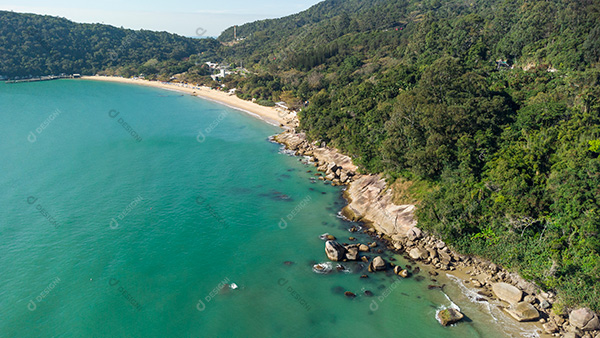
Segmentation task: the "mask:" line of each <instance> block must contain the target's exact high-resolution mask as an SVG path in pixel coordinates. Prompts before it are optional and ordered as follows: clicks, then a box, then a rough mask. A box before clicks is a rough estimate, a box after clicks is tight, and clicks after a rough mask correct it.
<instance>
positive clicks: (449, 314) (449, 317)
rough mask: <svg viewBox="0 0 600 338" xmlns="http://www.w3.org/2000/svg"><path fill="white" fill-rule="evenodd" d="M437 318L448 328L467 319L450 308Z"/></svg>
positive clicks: (442, 311)
mask: <svg viewBox="0 0 600 338" xmlns="http://www.w3.org/2000/svg"><path fill="white" fill-rule="evenodd" d="M436 317H437V320H438V321H439V322H440V324H442V325H443V326H448V325H451V324H454V323H456V322H458V321H460V320H461V319H463V318H464V317H465V315H463V314H462V313H461V312H460V311H458V310H456V309H453V308H449V309H444V310H441V311H440V312H438V314H437V316H436Z"/></svg>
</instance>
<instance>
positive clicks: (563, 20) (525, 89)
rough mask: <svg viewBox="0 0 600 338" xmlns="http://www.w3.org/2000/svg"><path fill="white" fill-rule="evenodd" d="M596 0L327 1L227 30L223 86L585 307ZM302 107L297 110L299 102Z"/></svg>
mask: <svg viewBox="0 0 600 338" xmlns="http://www.w3.org/2000/svg"><path fill="white" fill-rule="evenodd" d="M598 23H600V2H598V1H595V0H576V1H571V0H568V1H567V0H558V1H540V0H534V1H531V0H528V1H524V0H482V1H463V0H444V1H439V0H402V1H397V0H382V1H353V0H349V1H333V0H328V1H324V2H322V3H319V4H318V5H316V6H314V7H313V8H311V9H309V10H307V11H304V12H301V13H298V14H296V15H292V16H289V17H285V18H281V19H276V20H265V21H260V22H256V23H251V24H246V25H241V26H239V27H238V28H237V32H238V38H241V39H240V40H237V41H232V39H233V36H232V35H233V32H232V29H228V30H227V31H225V32H224V33H223V34H222V35H221V36H220V37H219V39H220V40H221V41H223V42H226V43H228V45H229V46H230V47H228V48H223V49H222V50H221V52H220V56H221V57H223V58H224V59H225V60H229V61H230V62H234V63H239V62H240V61H241V62H243V64H244V66H245V67H246V68H248V69H249V70H250V71H251V72H252V75H249V76H245V77H241V76H240V77H237V76H230V77H227V78H225V80H224V83H225V85H226V86H227V87H228V88H237V91H236V93H237V95H238V96H240V97H242V98H244V99H251V98H256V99H258V100H259V102H262V103H264V104H267V103H270V104H272V102H271V101H280V100H283V101H285V102H287V103H288V105H290V106H291V107H294V108H297V109H300V108H302V111H301V112H300V114H299V116H300V128H301V129H303V130H304V131H306V132H307V135H308V137H309V138H310V139H312V140H319V141H321V142H326V143H327V144H328V145H330V146H333V147H336V148H338V149H340V150H342V151H343V152H345V153H346V154H348V155H350V156H352V158H353V160H354V161H355V163H356V164H358V165H359V166H360V167H361V168H362V169H363V170H365V171H368V172H371V173H383V174H384V175H385V177H386V178H387V179H388V182H389V183H390V184H391V185H392V186H393V187H397V188H399V189H396V193H397V203H414V202H416V203H418V211H417V217H418V221H419V225H420V226H421V227H423V228H425V229H427V230H429V231H430V232H432V233H433V234H436V235H437V236H439V237H441V238H443V239H444V240H445V241H447V242H448V243H449V244H450V245H452V246H453V247H454V248H455V249H457V250H458V251H460V252H462V253H465V254H475V255H479V256H483V257H486V258H489V259H491V260H493V261H494V262H496V263H499V264H502V265H503V266H505V267H507V268H509V269H512V270H515V271H519V272H520V273H521V274H522V275H523V276H524V277H525V278H528V279H530V280H533V281H535V282H536V283H538V284H539V285H540V286H542V287H543V288H544V289H546V290H555V291H558V294H559V297H560V302H558V303H556V304H555V308H554V309H555V311H556V312H557V313H561V312H562V311H564V310H565V309H567V308H568V307H569V306H574V305H587V306H589V307H591V308H593V309H595V310H596V311H600V298H598V296H597V295H598V294H600V238H599V236H600V211H599V210H600V190H598V188H597V187H598V186H600V175H599V174H598V173H600V160H599V155H600V69H599V68H600V64H599V62H600V25H599V24H598ZM306 102H308V103H309V104H308V106H307V107H305V106H304V103H306Z"/></svg>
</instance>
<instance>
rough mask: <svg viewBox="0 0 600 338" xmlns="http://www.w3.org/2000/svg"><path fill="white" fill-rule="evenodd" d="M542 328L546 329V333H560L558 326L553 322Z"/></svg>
mask: <svg viewBox="0 0 600 338" xmlns="http://www.w3.org/2000/svg"><path fill="white" fill-rule="evenodd" d="M542 327H543V328H544V331H546V333H556V332H558V326H557V325H556V324H555V323H554V322H553V321H549V322H547V323H546V324H544V325H542Z"/></svg>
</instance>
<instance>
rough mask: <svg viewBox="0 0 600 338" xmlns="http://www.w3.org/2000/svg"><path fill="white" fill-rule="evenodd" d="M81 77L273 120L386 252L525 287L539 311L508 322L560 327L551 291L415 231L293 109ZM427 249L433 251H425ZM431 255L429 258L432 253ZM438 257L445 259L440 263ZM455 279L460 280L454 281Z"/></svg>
mask: <svg viewBox="0 0 600 338" xmlns="http://www.w3.org/2000/svg"><path fill="white" fill-rule="evenodd" d="M82 79H84V80H98V81H108V82H116V83H128V84H137V85H144V86H149V87H155V88H160V89H165V90H173V91H177V92H181V93H185V94H190V95H192V96H197V97H200V98H203V99H207V100H210V101H213V102H217V103H219V104H223V105H225V106H228V107H230V108H234V109H237V110H241V111H243V112H245V113H247V114H249V115H252V116H254V117H257V118H259V119H261V120H263V121H265V122H267V123H270V124H275V125H278V126H279V127H281V128H283V129H285V130H284V131H283V132H282V133H280V134H278V135H276V136H274V137H273V139H274V141H275V142H277V143H280V144H282V145H283V146H285V147H286V148H287V149H289V150H291V151H294V153H295V155H297V156H309V157H311V158H312V160H313V161H314V163H315V166H316V167H317V170H318V171H320V172H323V176H321V177H319V179H321V180H323V181H327V182H331V184H332V185H345V186H346V187H347V188H346V189H345V191H344V194H343V197H344V198H345V199H346V201H347V203H348V204H347V205H346V207H344V209H343V210H342V214H343V215H345V216H346V217H347V218H349V219H351V220H354V221H359V222H362V223H364V224H365V225H366V228H365V230H364V232H365V233H367V234H369V235H370V236H372V237H375V238H378V239H380V240H383V241H384V242H385V243H386V246H387V249H388V250H389V251H390V252H392V253H395V254H398V255H403V256H405V258H408V259H409V261H411V262H412V263H411V264H418V265H419V266H420V267H421V268H423V269H425V270H429V271H438V272H439V273H440V274H441V273H446V274H449V275H451V276H454V277H455V278H456V279H457V281H458V280H460V281H462V285H460V286H461V287H466V288H468V289H469V290H470V291H472V292H477V291H478V290H479V291H482V292H484V293H488V294H490V293H491V284H492V283H495V282H508V283H510V284H513V285H516V286H517V287H519V289H521V290H523V291H525V294H529V295H530V296H531V295H535V298H536V300H535V301H533V303H535V306H536V308H537V310H538V311H539V313H540V320H539V321H538V320H535V321H529V322H523V323H520V322H517V321H514V322H511V323H512V324H514V325H515V326H516V327H519V326H520V327H523V328H525V327H529V328H532V327H535V329H536V330H535V331H536V334H537V335H538V337H551V336H554V335H556V334H557V333H554V334H549V332H545V331H546V330H545V327H543V326H542V324H544V323H547V322H553V323H556V324H558V325H557V326H558V328H559V330H560V328H561V326H563V325H561V324H563V322H564V321H560V320H559V319H557V317H558V316H556V315H554V314H553V313H552V312H551V311H547V310H545V309H541V308H539V306H538V304H540V303H541V302H542V301H550V302H551V303H553V301H554V295H552V294H550V295H548V294H546V293H544V292H543V291H542V290H540V289H539V288H535V286H534V285H533V284H532V283H529V282H526V281H525V280H524V279H523V278H521V277H520V276H519V275H518V274H516V273H510V272H509V271H507V270H504V269H502V268H501V267H498V266H496V265H495V264H493V263H492V262H489V261H485V260H483V259H480V258H478V257H468V256H464V255H460V254H458V253H457V252H454V251H453V250H451V249H449V248H447V247H446V246H445V243H443V242H442V241H441V240H439V239H437V238H435V237H433V236H429V235H427V234H425V233H422V232H421V231H420V230H418V228H417V222H416V220H415V219H414V215H413V212H414V208H415V206H414V205H403V206H398V205H395V204H393V203H392V201H391V191H390V190H389V189H387V188H388V187H387V184H386V182H385V181H384V180H383V179H382V178H381V176H380V175H372V174H366V175H365V174H359V173H358V172H357V170H358V168H357V166H356V165H354V164H353V163H352V159H351V158H350V157H348V156H346V155H343V154H341V153H340V152H339V151H338V150H337V149H331V148H327V147H320V146H318V145H317V144H316V143H314V142H313V143H309V142H308V141H307V140H306V137H305V135H304V134H302V133H296V130H295V127H296V126H297V123H298V120H297V118H296V116H295V114H289V112H288V114H286V115H283V114H282V113H281V110H279V109H277V108H271V107H264V106H260V105H258V104H255V103H253V102H250V101H245V100H242V99H240V98H238V97H237V96H235V95H229V94H227V93H225V92H221V91H217V90H213V89H211V88H208V87H198V86H192V85H184V84H175V83H173V84H169V83H162V82H158V81H148V80H141V79H125V78H119V77H108V76H88V77H82ZM282 116H283V117H282ZM284 117H285V119H284ZM413 229H417V231H419V235H418V236H412V235H414V233H413V234H412V235H411V232H413V231H414V230H413ZM415 237H418V238H415ZM440 243H441V244H443V248H440V247H439V246H440ZM436 247H437V248H436ZM432 249H433V251H434V252H435V254H433V253H431V250H432ZM415 250H419V251H421V252H423V251H424V252H430V253H431V255H429V254H428V255H424V256H428V257H413V256H414V255H413V253H414V251H415ZM434 255H435V256H436V257H435V258H433V256H434ZM429 256H431V257H429ZM442 256H443V257H444V258H446V257H449V258H446V259H445V260H444V261H443V262H442ZM473 282H474V283H475V284H482V286H481V287H479V286H478V287H476V288H473ZM457 284H460V283H458V282H457ZM457 286H458V285H457ZM487 298H490V305H492V304H493V305H495V306H497V307H501V308H508V307H506V306H504V304H508V303H502V302H501V301H500V300H498V299H497V297H493V296H491V297H487ZM505 313H506V312H505ZM509 320H512V318H509ZM562 329H563V330H564V331H563V330H560V331H562V332H560V331H559V332H560V333H558V334H561V335H562V334H564V333H566V332H568V331H569V330H568V327H567V326H563V327H562ZM565 331H566V332H565Z"/></svg>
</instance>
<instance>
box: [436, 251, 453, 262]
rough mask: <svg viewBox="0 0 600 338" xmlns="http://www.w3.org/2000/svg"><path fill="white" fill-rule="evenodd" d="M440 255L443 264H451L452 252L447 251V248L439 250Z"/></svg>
mask: <svg viewBox="0 0 600 338" xmlns="http://www.w3.org/2000/svg"><path fill="white" fill-rule="evenodd" d="M438 255H439V257H440V262H442V264H444V265H450V262H452V256H450V254H449V253H447V252H446V251H445V250H438Z"/></svg>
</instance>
